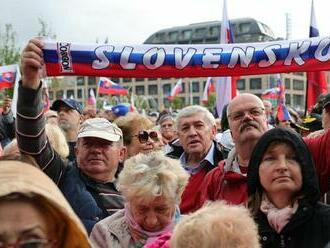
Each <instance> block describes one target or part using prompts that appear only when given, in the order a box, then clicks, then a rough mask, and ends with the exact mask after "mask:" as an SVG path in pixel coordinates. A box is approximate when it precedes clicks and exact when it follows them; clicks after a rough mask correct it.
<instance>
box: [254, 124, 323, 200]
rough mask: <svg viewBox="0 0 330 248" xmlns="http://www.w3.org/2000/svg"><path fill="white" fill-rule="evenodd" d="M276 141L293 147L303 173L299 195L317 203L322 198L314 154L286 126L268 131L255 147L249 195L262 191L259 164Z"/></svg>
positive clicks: (297, 135) (298, 136)
mask: <svg viewBox="0 0 330 248" xmlns="http://www.w3.org/2000/svg"><path fill="white" fill-rule="evenodd" d="M274 141H280V142H285V143H288V144H290V145H291V146H292V147H293V150H294V151H295V153H296V156H297V160H298V163H299V165H300V167H301V173H302V187H301V190H300V194H299V195H302V196H303V197H302V199H303V200H304V201H307V202H309V203H310V204H314V203H316V202H317V201H318V200H319V198H320V189H319V184H318V180H317V177H316V172H315V167H314V162H313V159H312V155H311V153H310V151H309V150H308V147H307V146H306V144H305V143H304V141H303V139H302V138H301V136H300V135H299V134H298V133H296V132H295V131H293V130H290V129H286V128H274V129H271V130H269V131H267V132H266V133H265V134H264V135H263V136H262V137H261V138H260V140H259V141H258V143H257V144H256V146H255V147H254V149H253V152H252V154H251V159H250V161H249V167H248V175H247V181H248V194H249V196H251V195H253V194H255V193H256V191H257V190H258V191H259V192H261V191H262V186H261V183H260V178H259V166H260V163H261V161H262V158H263V156H264V154H265V152H266V150H267V148H268V147H269V145H270V144H271V143H272V142H274Z"/></svg>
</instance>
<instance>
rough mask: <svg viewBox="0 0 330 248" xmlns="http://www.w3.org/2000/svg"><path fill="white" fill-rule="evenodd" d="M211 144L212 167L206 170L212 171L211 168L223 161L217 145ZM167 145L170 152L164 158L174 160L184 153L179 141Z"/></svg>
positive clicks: (215, 143)
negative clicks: (169, 147)
mask: <svg viewBox="0 0 330 248" xmlns="http://www.w3.org/2000/svg"><path fill="white" fill-rule="evenodd" d="M213 144H214V153H213V159H214V166H212V167H210V168H209V169H208V170H212V169H213V168H215V167H216V166H217V165H218V163H219V162H220V161H221V160H223V159H224V156H223V154H222V151H221V150H220V146H219V144H218V143H217V142H215V141H213ZM169 145H170V146H171V151H170V152H168V153H167V154H166V156H168V157H170V158H174V159H179V158H180V157H181V155H182V153H183V152H184V150H183V147H182V146H181V144H180V142H179V140H175V141H173V142H171V143H169Z"/></svg>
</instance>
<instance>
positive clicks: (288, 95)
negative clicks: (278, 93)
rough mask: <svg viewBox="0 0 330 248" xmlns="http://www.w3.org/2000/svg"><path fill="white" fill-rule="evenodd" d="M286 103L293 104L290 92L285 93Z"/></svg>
mask: <svg viewBox="0 0 330 248" xmlns="http://www.w3.org/2000/svg"><path fill="white" fill-rule="evenodd" d="M285 103H286V104H287V105H291V95H290V94H285Z"/></svg>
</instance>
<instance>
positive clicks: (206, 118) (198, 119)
mask: <svg viewBox="0 0 330 248" xmlns="http://www.w3.org/2000/svg"><path fill="white" fill-rule="evenodd" d="M176 128H177V133H178V137H179V141H180V144H181V146H182V147H176V149H175V150H174V151H172V152H170V153H168V156H172V157H176V158H179V159H180V162H181V164H182V165H183V167H184V168H185V169H186V171H188V172H189V174H190V178H189V183H188V185H187V186H186V189H185V191H184V192H183V195H182V201H181V205H180V209H181V212H182V213H189V212H191V211H193V210H195V209H196V203H197V201H196V199H197V197H198V190H197V189H198V188H199V187H200V186H201V183H202V182H203V180H204V176H205V175H206V173H207V172H208V171H210V170H211V169H213V168H214V166H216V165H217V164H218V162H219V161H220V160H222V159H223V156H222V153H221V151H220V150H218V147H217V144H216V142H215V141H213V139H214V137H215V134H216V125H215V119H214V117H213V115H212V114H211V113H210V112H209V111H208V110H207V109H206V108H204V107H201V106H196V105H195V106H189V107H186V108H183V109H182V110H181V111H180V112H179V114H178V116H177V120H176Z"/></svg>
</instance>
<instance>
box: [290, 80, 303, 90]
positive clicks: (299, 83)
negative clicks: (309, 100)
mask: <svg viewBox="0 0 330 248" xmlns="http://www.w3.org/2000/svg"><path fill="white" fill-rule="evenodd" d="M292 84H293V86H292V88H293V89H294V90H303V89H304V81H302V80H297V79H293V83H292Z"/></svg>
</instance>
